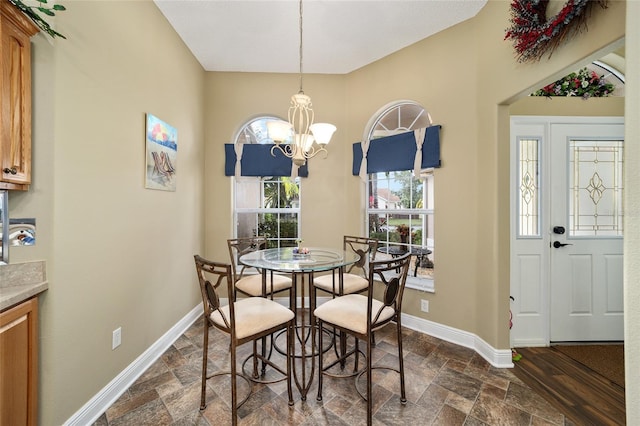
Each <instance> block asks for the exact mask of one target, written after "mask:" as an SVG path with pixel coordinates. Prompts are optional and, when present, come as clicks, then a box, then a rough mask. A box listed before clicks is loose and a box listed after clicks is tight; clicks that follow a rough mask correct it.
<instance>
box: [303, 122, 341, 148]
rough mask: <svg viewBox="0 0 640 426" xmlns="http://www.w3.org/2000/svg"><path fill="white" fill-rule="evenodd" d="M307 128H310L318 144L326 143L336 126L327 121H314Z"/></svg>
mask: <svg viewBox="0 0 640 426" xmlns="http://www.w3.org/2000/svg"><path fill="white" fill-rule="evenodd" d="M309 130H311V132H312V133H313V137H314V138H315V140H316V142H317V143H318V144H319V145H326V144H328V143H329V141H331V136H333V132H335V131H336V126H334V125H333V124H329V123H314V124H312V125H311V126H310V127H309Z"/></svg>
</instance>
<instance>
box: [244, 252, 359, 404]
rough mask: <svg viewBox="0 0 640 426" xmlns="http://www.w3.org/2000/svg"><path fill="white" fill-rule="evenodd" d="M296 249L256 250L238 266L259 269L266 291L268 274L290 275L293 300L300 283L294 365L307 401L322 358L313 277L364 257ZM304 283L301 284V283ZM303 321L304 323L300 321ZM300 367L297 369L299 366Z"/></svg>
mask: <svg viewBox="0 0 640 426" xmlns="http://www.w3.org/2000/svg"><path fill="white" fill-rule="evenodd" d="M294 249H295V248H294V247H284V248H271V249H264V250H256V251H253V252H249V253H246V254H244V255H242V256H240V258H239V259H238V262H239V263H241V264H243V265H246V266H251V267H255V268H258V269H259V270H261V271H262V285H263V288H266V287H265V286H266V280H267V272H268V271H274V272H279V273H290V274H291V276H292V280H293V286H292V290H293V292H294V293H293V299H294V300H298V298H297V297H296V293H297V288H298V285H297V284H298V282H300V284H301V285H300V290H301V293H302V294H301V297H300V309H299V311H300V314H301V317H299V316H298V314H297V313H296V323H297V325H296V329H297V332H296V337H297V341H298V343H299V345H298V347H299V348H300V350H299V351H296V354H295V355H294V362H292V368H293V377H294V381H295V384H296V386H297V387H298V390H299V391H300V394H301V397H302V400H303V401H304V400H306V399H307V392H308V391H309V388H310V387H311V384H312V381H313V376H314V374H315V358H316V356H317V355H318V354H319V350H318V348H316V343H315V341H316V334H315V331H316V330H317V328H316V326H315V324H314V322H315V321H314V316H313V309H314V307H315V291H314V287H313V275H314V273H316V272H324V271H331V270H334V269H339V268H342V267H344V266H348V265H351V264H353V263H356V262H357V261H358V260H360V255H358V254H356V253H354V252H352V251H344V250H342V249H332V248H318V247H310V248H309V249H308V253H304V254H301V253H297V252H296V250H294ZM305 276H307V279H306V284H307V285H308V286H309V303H310V305H311V306H310V307H309V322H308V323H307V322H306V318H305V294H304V293H305V285H304V284H305V282H304V281H305V280H304V277H305ZM298 280H300V281H298ZM298 319H301V321H298ZM309 336H311V339H310V343H311V346H310V347H307V345H308V343H309ZM274 346H275V348H276V349H278V351H279V352H281V353H284V351H282V350H281V349H279V348H278V345H276V344H275V343H274ZM308 359H310V360H311V366H310V368H308V367H307V360H308ZM296 360H297V361H298V362H296ZM298 363H299V364H300V365H297V364H298Z"/></svg>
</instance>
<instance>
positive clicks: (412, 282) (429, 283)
mask: <svg viewBox="0 0 640 426" xmlns="http://www.w3.org/2000/svg"><path fill="white" fill-rule="evenodd" d="M405 287H406V288H410V289H412V290H418V291H426V292H427V293H435V292H436V289H435V286H434V284H433V280H430V279H427V278H416V277H411V276H409V277H407V283H406V285H405Z"/></svg>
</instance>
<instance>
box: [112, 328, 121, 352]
mask: <svg viewBox="0 0 640 426" xmlns="http://www.w3.org/2000/svg"><path fill="white" fill-rule="evenodd" d="M121 342H122V327H118V328H116V329H115V330H113V336H112V338H111V349H112V350H113V349H115V348H117V347H118V346H120V343H121Z"/></svg>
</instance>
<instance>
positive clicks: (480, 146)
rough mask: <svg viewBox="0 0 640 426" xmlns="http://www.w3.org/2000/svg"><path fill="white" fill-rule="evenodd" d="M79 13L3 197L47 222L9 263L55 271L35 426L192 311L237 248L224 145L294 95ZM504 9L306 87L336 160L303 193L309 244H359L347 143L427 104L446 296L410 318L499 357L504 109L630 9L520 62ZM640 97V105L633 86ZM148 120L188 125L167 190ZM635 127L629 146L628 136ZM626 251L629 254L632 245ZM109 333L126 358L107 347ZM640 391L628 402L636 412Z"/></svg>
mask: <svg viewBox="0 0 640 426" xmlns="http://www.w3.org/2000/svg"><path fill="white" fill-rule="evenodd" d="M69 3H70V4H68V5H67V7H68V11H66V12H64V13H61V14H60V16H59V17H58V18H57V20H56V27H57V28H58V29H59V30H60V31H61V32H63V33H64V34H66V35H67V36H68V40H66V41H65V40H63V41H57V42H56V43H55V44H54V45H51V44H50V43H49V41H48V39H46V38H44V37H43V36H38V37H36V38H35V39H34V60H35V69H34V85H35V91H34V162H35V163H34V168H35V171H34V185H33V187H32V189H31V190H30V191H29V192H28V193H26V194H14V193H12V194H11V216H12V217H20V216H22V217H33V216H35V217H36V218H37V220H38V243H37V246H36V247H31V248H28V247H25V248H20V249H16V250H13V249H12V252H11V261H12V263H14V262H20V261H26V260H34V259H45V260H47V264H48V276H49V280H50V290H49V291H48V292H47V293H46V294H45V295H44V296H43V298H42V302H41V309H42V315H41V331H42V332H41V339H40V342H41V352H40V357H41V358H40V359H41V361H40V367H41V374H40V379H41V380H40V382H41V391H40V400H41V401H40V419H41V424H60V423H62V422H64V421H65V420H66V419H68V418H69V417H70V416H71V415H73V414H74V413H75V412H76V411H77V410H78V409H80V407H82V405H84V404H85V403H86V402H87V401H88V400H89V399H90V398H92V397H93V396H94V395H95V394H96V393H97V392H99V391H100V390H101V389H102V387H104V386H105V385H106V384H107V383H109V381H110V380H112V379H113V378H114V377H115V376H116V375H117V374H119V373H120V372H121V371H122V370H123V369H124V368H126V367H127V366H128V365H129V364H131V363H132V362H133V361H134V360H135V359H136V358H137V357H138V356H139V355H140V354H141V353H142V352H143V351H144V350H145V349H146V348H148V347H149V346H150V345H151V344H152V343H153V342H155V341H156V340H157V339H158V338H159V337H160V336H161V335H162V334H163V333H164V332H166V331H167V330H168V329H169V328H170V327H171V326H172V325H173V324H175V323H176V322H177V320H178V319H180V318H181V317H183V316H184V315H185V314H186V313H187V312H188V311H189V310H190V309H191V308H193V307H194V306H195V305H196V304H197V303H198V298H199V297H198V294H197V285H196V281H195V276H194V274H193V266H192V260H191V255H192V254H193V253H194V252H198V251H200V252H204V253H205V255H206V256H208V257H212V258H215V259H226V257H227V256H228V254H227V252H226V249H225V245H224V240H225V239H226V238H228V237H229V236H231V234H232V226H231V206H230V203H229V200H230V199H231V185H230V179H229V178H225V177H223V176H222V175H223V147H222V145H223V144H224V143H227V142H229V141H230V140H231V137H232V135H233V133H234V131H235V130H237V127H238V126H239V125H241V124H242V122H243V121H244V120H246V119H247V118H248V117H250V116H252V115H256V114H260V113H275V114H279V115H281V116H284V115H285V114H286V109H287V106H288V102H289V96H290V95H291V94H293V93H294V92H296V91H297V89H298V80H297V76H295V75H276V74H243V73H206V75H205V73H204V72H203V71H202V69H201V67H200V66H199V64H198V63H197V62H196V61H195V60H194V59H193V57H192V56H191V54H190V53H189V51H188V50H187V49H186V48H185V47H184V46H183V45H182V43H181V41H180V39H179V38H178V37H177V35H176V34H175V33H174V32H173V30H172V29H171V28H170V27H169V25H168V24H167V22H166V21H165V20H164V18H163V17H162V15H161V14H160V12H159V11H158V10H157V8H156V7H155V6H154V5H153V4H152V3H151V2H150V0H145V1H127V2H102V1H74V2H69ZM636 4H637V3H636ZM636 4H634V8H635V9H633V10H634V13H636V15H635V17H636V18H637V17H638V15H637V12H638V7H637V6H636ZM508 5H509V2H507V1H502V0H491V1H489V3H488V4H487V6H486V7H485V8H484V9H483V10H482V11H481V12H480V14H479V15H478V16H477V17H476V18H475V19H473V20H471V21H467V22H465V23H462V24H460V25H458V26H456V27H453V28H451V29H449V30H447V31H445V32H443V33H440V34H438V35H436V36H434V37H431V38H429V39H426V40H424V41H421V42H419V43H416V44H415V45H413V46H410V47H409V48H407V49H405V50H403V51H401V52H398V53H396V54H394V55H390V56H389V57H387V58H384V59H383V60H381V61H378V62H377V63H375V64H372V65H369V66H367V67H364V68H362V69H360V70H358V71H355V72H353V73H351V74H349V75H345V76H331V75H309V76H305V81H304V88H305V92H306V93H307V94H308V95H310V96H311V98H312V100H313V102H314V107H315V110H316V114H317V116H316V119H317V121H329V122H333V123H335V124H336V125H337V126H338V131H337V132H336V134H335V136H334V139H333V141H332V143H331V145H330V146H329V151H330V153H329V157H328V158H327V159H324V160H323V159H319V158H318V159H313V160H312V161H311V163H310V177H309V178H308V179H305V182H304V184H303V194H302V197H303V213H302V220H303V222H302V227H303V236H304V238H305V240H307V241H310V242H311V241H313V243H314V244H316V243H317V244H318V245H337V244H339V243H340V240H341V238H342V235H343V234H345V233H357V232H364V230H363V225H362V223H363V220H362V219H363V215H362V205H361V199H362V195H361V191H362V187H361V184H360V182H359V181H358V179H357V178H356V177H353V176H351V144H352V143H353V142H355V141H358V140H360V138H361V135H362V131H363V128H364V126H365V124H366V122H367V120H368V119H369V118H370V116H371V115H372V114H373V113H374V112H375V111H376V110H377V109H378V108H379V107H381V106H382V105H384V104H386V103H387V102H390V101H392V100H397V99H413V100H416V101H418V102H420V103H422V104H423V105H424V106H425V107H426V108H427V109H428V110H429V112H430V113H431V114H432V116H433V118H434V121H435V122H436V123H437V124H441V125H442V126H443V130H442V162H443V167H442V168H441V169H438V170H437V171H436V204H437V212H436V215H437V217H436V225H435V226H436V231H435V232H436V239H437V245H438V264H437V266H436V268H437V270H436V274H437V275H436V280H437V281H436V293H435V294H420V295H419V296H420V297H424V298H427V299H429V300H430V301H431V303H430V307H431V312H430V313H429V314H423V313H420V312H419V309H418V306H417V303H416V299H417V297H416V296H417V294H416V292H414V291H408V292H407V293H406V298H405V306H406V308H407V311H408V313H410V314H412V315H415V316H420V317H424V318H426V319H428V320H432V321H435V322H439V323H442V324H444V325H447V326H450V327H456V328H460V329H462V330H465V331H468V332H471V333H475V334H477V335H478V336H479V337H480V338H482V339H484V340H485V341H486V342H488V343H489V344H490V345H492V346H493V347H495V348H499V349H504V348H508V345H509V338H508V327H507V318H508V309H509V304H508V296H509V282H508V275H509V243H508V241H509V234H508V232H509V227H508V223H509V214H510V212H509V202H508V199H509V191H508V189H509V181H508V176H509V163H508V158H509V150H508V146H509V141H508V117H509V104H510V103H513V102H514V101H515V100H516V99H517V98H518V96H519V95H521V94H523V93H528V91H529V90H530V89H531V88H532V87H534V86H537V85H540V84H541V83H543V82H548V81H551V80H553V78H556V77H559V76H561V75H562V74H563V73H564V72H566V71H567V70H570V69H571V68H572V67H573V66H574V65H575V64H577V63H579V62H581V61H588V60H590V59H593V58H597V57H598V56H600V54H601V53H602V51H600V49H601V48H602V49H605V48H606V46H610V45H611V44H612V43H615V42H616V41H618V40H619V39H620V38H621V37H622V35H623V34H624V25H623V24H622V22H623V20H624V16H625V15H624V14H625V2H622V1H611V2H610V4H609V8H608V9H607V10H606V11H604V12H602V11H600V10H597V11H595V13H594V14H593V16H592V19H591V21H590V24H589V31H588V32H587V33H584V34H582V35H581V36H580V37H578V38H576V39H574V40H573V41H572V42H571V43H570V44H569V46H567V47H566V48H563V49H560V50H558V51H557V52H556V53H554V55H553V57H552V58H551V59H550V60H547V59H546V58H545V59H544V60H543V61H541V62H540V63H539V64H517V63H516V62H515V61H514V60H513V52H512V49H511V45H510V43H508V42H505V41H503V37H504V28H505V27H506V25H507V24H506V23H507V17H508ZM629 19H630V18H629ZM636 20H637V19H636ZM634 22H635V21H634ZM639 38H640V37H639V36H638V33H637V30H636V31H635V33H633V34H632V35H629V34H628V35H627V40H626V43H627V52H628V54H627V59H628V62H629V67H628V69H627V73H628V74H631V73H632V72H633V71H634V69H635V73H636V75H639V74H640V70H639V69H638V57H637V55H638V54H637V53H635V52H639V51H640V46H639V44H640V42H639ZM634 49H635V50H634ZM634 55H635V56H634ZM634 61H635V62H634ZM634 63H635V68H634V65H633V64H634ZM628 82H629V84H628V86H627V90H628V92H627V93H629V92H630V91H631V90H630V89H631V88H632V82H631V81H629V80H628ZM635 85H636V86H635V87H636V91H635V92H634V93H638V91H637V87H638V81H637V77H636V80H635ZM633 102H634V103H632V101H629V98H627V105H626V108H627V114H629V113H630V104H631V108H632V109H631V110H632V111H635V115H633V116H634V117H635V116H638V114H639V113H640V112H639V111H638V104H637V98H636V99H635V101H633ZM633 108H635V109H633ZM145 112H151V113H153V114H155V115H157V116H158V117H160V118H161V119H163V120H165V121H167V122H169V123H170V124H172V125H173V126H175V127H176V128H177V129H178V147H179V148H178V189H177V191H176V192H174V193H171V192H160V191H151V190H145V189H144V187H143V186H144V185H143V176H144V175H143V174H144V168H143V164H144V113H145ZM627 132H628V133H627V140H634V139H635V140H637V139H638V135H639V134H640V131H639V130H638V128H637V123H635V127H632V126H628V128H627ZM629 152H632V151H631V150H628V153H629ZM627 161H628V163H627V164H630V163H631V164H633V161H634V160H633V158H629V157H628V160H627ZM205 165H206V166H205ZM629 168H630V167H628V169H629ZM628 188H629V186H628ZM634 189H635V188H634ZM632 191H633V189H632V190H631V191H630V192H632ZM636 191H637V190H636ZM630 198H631V199H633V196H631V197H630ZM638 198H639V197H637V196H636V197H635V204H634V206H636V207H637V200H638ZM630 202H631V201H630ZM629 211H630V210H629V209H627V212H629ZM631 211H633V210H631ZM636 211H637V209H636ZM634 220H636V221H637V220H638V218H637V215H636V216H632V217H629V216H628V222H631V224H633V221H634ZM631 229H634V228H631ZM635 229H637V227H636V228H635ZM626 244H627V246H626V247H625V250H629V252H633V250H635V251H638V250H637V249H638V247H637V244H638V243H637V242H633V238H632V237H631V238H630V237H629V236H628V237H627V239H626ZM629 252H628V253H629ZM628 253H627V258H628V257H629V254H628ZM637 276H638V270H637V265H631V266H630V267H628V268H627V275H626V279H627V290H628V293H627V294H628V295H630V296H632V297H633V299H632V298H631V297H628V298H627V299H626V300H625V302H626V303H627V313H628V315H629V316H630V317H633V315H634V312H637V311H640V309H638V301H637V300H638V297H637V296H638V294H637V289H635V288H633V287H634V286H633V285H631V284H630V283H635V282H637V281H638V280H637V279H636V280H635V281H634V280H633V279H632V278H633V277H637ZM635 315H636V316H637V313H636V314H635ZM118 326H122V338H123V344H122V346H121V347H120V348H118V349H117V350H115V351H112V350H111V346H110V342H111V332H112V330H113V329H115V328H116V327H118ZM638 341H640V338H638V336H637V335H635V334H633V333H632V332H631V331H629V338H628V339H627V343H628V344H630V345H634V344H635V346H636V349H637V344H638V343H637V342H638ZM635 353H637V351H636V352H635ZM636 364H637V363H636ZM628 365H629V364H628ZM633 368H636V369H637V368H638V367H637V366H634V367H633ZM627 371H628V373H627V374H630V371H631V370H630V369H628V370H627ZM635 376H637V374H635ZM635 376H634V377H635ZM628 377H629V376H628ZM628 382H631V380H628ZM633 386H634V385H630V386H629V388H628V389H627V402H628V405H629V403H630V402H633V401H635V405H639V404H637V395H638V394H640V392H638V389H637V388H635V389H634V388H633ZM635 418H638V413H636V417H635Z"/></svg>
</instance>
